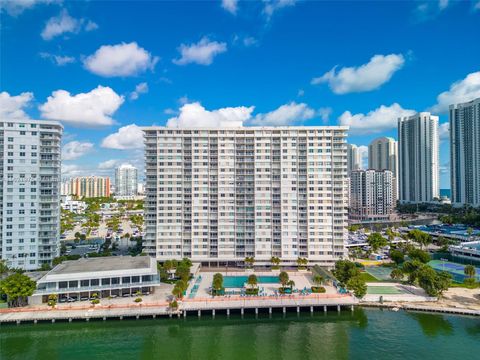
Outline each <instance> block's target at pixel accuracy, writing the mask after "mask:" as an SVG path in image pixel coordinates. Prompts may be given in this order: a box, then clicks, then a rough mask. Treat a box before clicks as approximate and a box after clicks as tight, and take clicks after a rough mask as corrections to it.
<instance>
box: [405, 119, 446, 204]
mask: <svg viewBox="0 0 480 360" xmlns="http://www.w3.org/2000/svg"><path fill="white" fill-rule="evenodd" d="M398 158H399V165H398V174H399V181H398V182H399V197H400V202H402V203H422V202H430V201H433V200H434V199H435V198H438V197H439V168H438V161H439V159H438V116H433V115H431V114H430V113H429V112H421V113H418V114H415V115H413V116H410V117H404V118H399V119H398Z"/></svg>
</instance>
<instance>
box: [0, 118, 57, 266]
mask: <svg viewBox="0 0 480 360" xmlns="http://www.w3.org/2000/svg"><path fill="white" fill-rule="evenodd" d="M62 132H63V127H62V125H60V124H59V123H57V122H52V121H43V120H42V121H37V120H1V121H0V154H1V156H0V187H1V189H2V192H1V195H0V258H1V259H5V260H6V261H7V265H8V266H9V267H13V268H21V269H24V270H34V269H38V268H40V267H41V266H42V265H43V264H50V263H51V261H52V259H53V258H54V257H56V256H58V254H59V244H60V178H61V174H60V170H61V163H60V160H61V159H60V154H61V151H60V142H61V137H62Z"/></svg>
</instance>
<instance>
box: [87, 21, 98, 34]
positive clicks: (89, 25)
mask: <svg viewBox="0 0 480 360" xmlns="http://www.w3.org/2000/svg"><path fill="white" fill-rule="evenodd" d="M97 29H98V25H97V24H96V23H94V22H93V21H92V20H88V22H87V24H86V25H85V31H93V30H97Z"/></svg>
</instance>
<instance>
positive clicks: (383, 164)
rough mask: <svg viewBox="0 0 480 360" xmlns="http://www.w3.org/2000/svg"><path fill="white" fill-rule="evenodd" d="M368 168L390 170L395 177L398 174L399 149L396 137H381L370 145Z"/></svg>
mask: <svg viewBox="0 0 480 360" xmlns="http://www.w3.org/2000/svg"><path fill="white" fill-rule="evenodd" d="M368 168H369V169H374V170H390V171H391V172H392V173H393V176H394V177H397V176H398V175H397V174H398V151H397V142H396V141H395V139H394V138H391V137H380V138H377V139H375V140H373V141H372V142H371V143H370V145H368Z"/></svg>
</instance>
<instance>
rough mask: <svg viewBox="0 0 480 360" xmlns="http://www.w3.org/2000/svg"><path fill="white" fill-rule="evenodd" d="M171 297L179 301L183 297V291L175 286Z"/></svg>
mask: <svg viewBox="0 0 480 360" xmlns="http://www.w3.org/2000/svg"><path fill="white" fill-rule="evenodd" d="M172 295H173V296H175V297H176V298H177V299H181V298H182V297H183V289H182V288H181V287H180V286H178V284H177V285H175V286H174V287H173V289H172Z"/></svg>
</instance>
